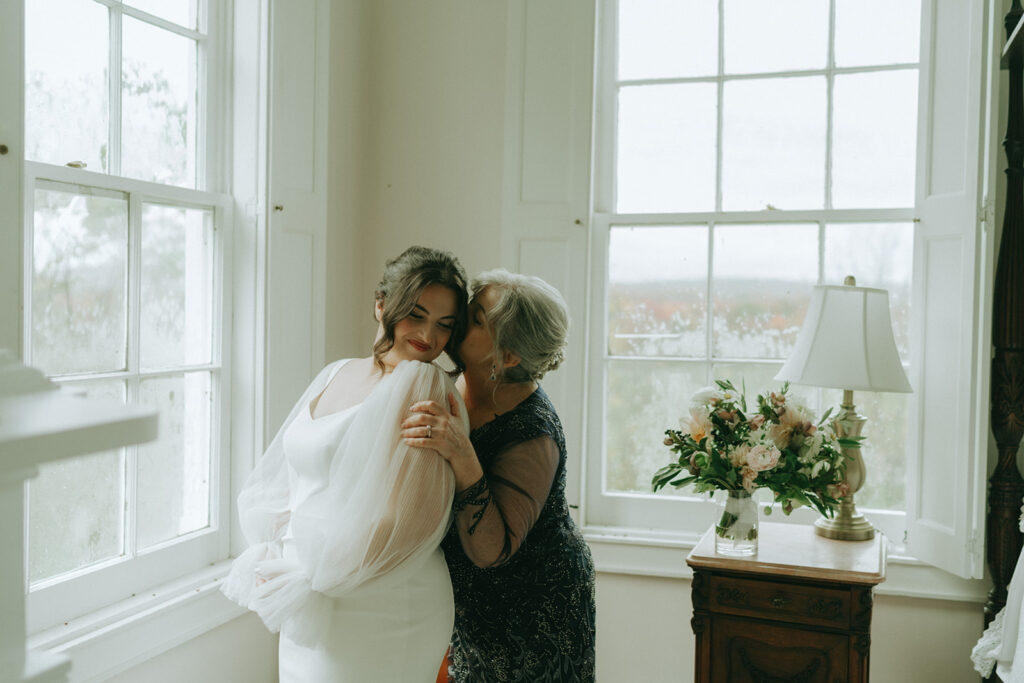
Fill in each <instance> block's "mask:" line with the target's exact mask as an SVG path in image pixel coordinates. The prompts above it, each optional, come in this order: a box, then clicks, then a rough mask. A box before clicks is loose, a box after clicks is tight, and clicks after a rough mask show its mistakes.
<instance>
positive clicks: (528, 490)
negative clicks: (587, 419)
mask: <svg viewBox="0 0 1024 683" xmlns="http://www.w3.org/2000/svg"><path fill="white" fill-rule="evenodd" d="M558 459H559V454H558V446H557V445H556V444H555V441H554V440H553V439H552V438H551V437H549V436H540V437H537V438H535V439H530V440H529V441H522V442H520V443H517V444H514V445H513V446H510V447H509V448H507V449H505V450H504V451H502V452H501V453H499V454H498V455H497V456H496V457H495V458H494V460H493V461H492V462H491V463H490V466H489V467H488V468H487V469H486V470H485V472H484V476H483V477H481V478H480V480H479V481H477V482H476V483H475V484H473V485H472V486H470V487H469V488H467V489H465V490H463V491H460V492H458V493H456V495H455V525H456V528H457V529H458V532H459V538H460V540H461V541H462V548H463V550H464V551H465V553H466V556H467V557H468V558H469V559H470V560H471V561H472V562H473V564H475V565H476V566H478V567H496V566H498V565H500V564H502V563H504V562H506V561H508V559H509V558H510V557H512V556H513V555H514V554H515V553H516V551H517V550H519V546H520V545H522V543H523V540H524V539H525V538H526V535H527V534H528V533H529V532H530V529H531V528H533V525H534V523H535V522H536V521H537V518H538V517H539V516H540V513H541V510H542V509H543V507H544V503H545V501H546V500H547V498H548V493H550V491H551V484H552V481H553V480H554V478H555V472H556V471H557V470H558Z"/></svg>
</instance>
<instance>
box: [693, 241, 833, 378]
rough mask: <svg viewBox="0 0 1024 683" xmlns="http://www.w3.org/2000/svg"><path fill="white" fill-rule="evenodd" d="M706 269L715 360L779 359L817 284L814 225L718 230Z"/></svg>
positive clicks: (797, 328) (793, 339) (786, 351)
mask: <svg viewBox="0 0 1024 683" xmlns="http://www.w3.org/2000/svg"><path fill="white" fill-rule="evenodd" d="M711 270H712V273H713V278H714V279H713V284H712V290H713V293H712V297H711V299H712V311H713V315H712V323H711V325H712V331H713V339H714V347H713V349H714V354H715V356H716V357H718V358H785V357H786V356H787V355H789V352H790V351H791V350H792V348H793V344H794V343H796V336H797V333H799V331H800V323H801V322H802V321H803V319H804V315H806V313H807V304H808V303H809V301H810V296H811V288H812V287H813V286H814V284H815V282H817V279H818V228H817V226H816V225H811V224H808V225H776V224H772V225H719V226H716V227H715V234H714V257H713V261H712V266H711Z"/></svg>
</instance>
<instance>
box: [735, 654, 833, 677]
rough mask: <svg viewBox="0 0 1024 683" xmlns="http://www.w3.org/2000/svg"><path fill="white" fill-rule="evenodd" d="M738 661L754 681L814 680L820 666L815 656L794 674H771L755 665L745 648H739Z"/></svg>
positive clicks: (819, 660)
mask: <svg viewBox="0 0 1024 683" xmlns="http://www.w3.org/2000/svg"><path fill="white" fill-rule="evenodd" d="M739 653H740V662H741V663H742V664H743V668H744V670H745V671H746V673H747V675H749V676H750V680H752V681H753V682H754V683H810V681H812V680H814V674H815V673H817V672H818V669H820V668H821V662H822V660H821V659H819V658H817V657H815V658H814V659H812V660H811V661H810V662H808V663H807V666H805V667H804V668H803V669H802V670H800V671H798V672H797V673H795V674H792V675H788V676H785V677H782V676H773V675H772V674H770V673H768V672H767V671H764V670H763V669H761V668H760V667H758V666H757V665H755V664H754V663H753V662H752V661H751V658H750V655H748V654H747V650H746V648H742V647H741V648H739Z"/></svg>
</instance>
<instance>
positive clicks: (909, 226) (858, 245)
mask: <svg viewBox="0 0 1024 683" xmlns="http://www.w3.org/2000/svg"><path fill="white" fill-rule="evenodd" d="M913 269H914V225H913V223H858V224H839V225H827V226H825V269H824V270H825V279H824V282H825V284H828V285H838V284H842V282H843V278H845V277H846V276H847V275H853V276H854V277H855V278H856V279H857V284H858V285H860V286H862V287H877V288H879V289H886V290H889V312H890V315H891V317H892V331H893V335H894V337H895V339H896V348H897V349H899V352H900V356H901V357H902V358H903V360H904V361H906V360H907V359H908V358H909V355H910V290H911V276H912V275H913Z"/></svg>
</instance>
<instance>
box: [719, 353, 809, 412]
mask: <svg viewBox="0 0 1024 683" xmlns="http://www.w3.org/2000/svg"><path fill="white" fill-rule="evenodd" d="M781 369H782V363H715V364H714V365H713V366H712V368H711V374H712V376H713V377H714V379H728V380H730V381H732V384H733V386H734V387H736V388H737V389H739V390H740V391H742V392H743V395H744V396H745V397H746V399H747V411H748V412H749V413H750V414H753V413H754V412H755V411H756V410H757V395H758V394H764V393H767V392H769V391H775V392H778V391H779V390H780V389H781V388H782V384H783V383H782V382H780V381H779V380H777V379H775V375H777V374H779V370H781ZM788 395H789V397H790V398H791V399H796V400H797V401H798V402H799V403H802V404H804V405H805V406H806V407H808V408H810V409H811V410H816V408H817V403H818V389H816V388H815V387H807V386H801V385H798V384H793V385H790V387H789V394H788ZM815 414H816V415H820V414H819V413H817V412H815Z"/></svg>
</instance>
